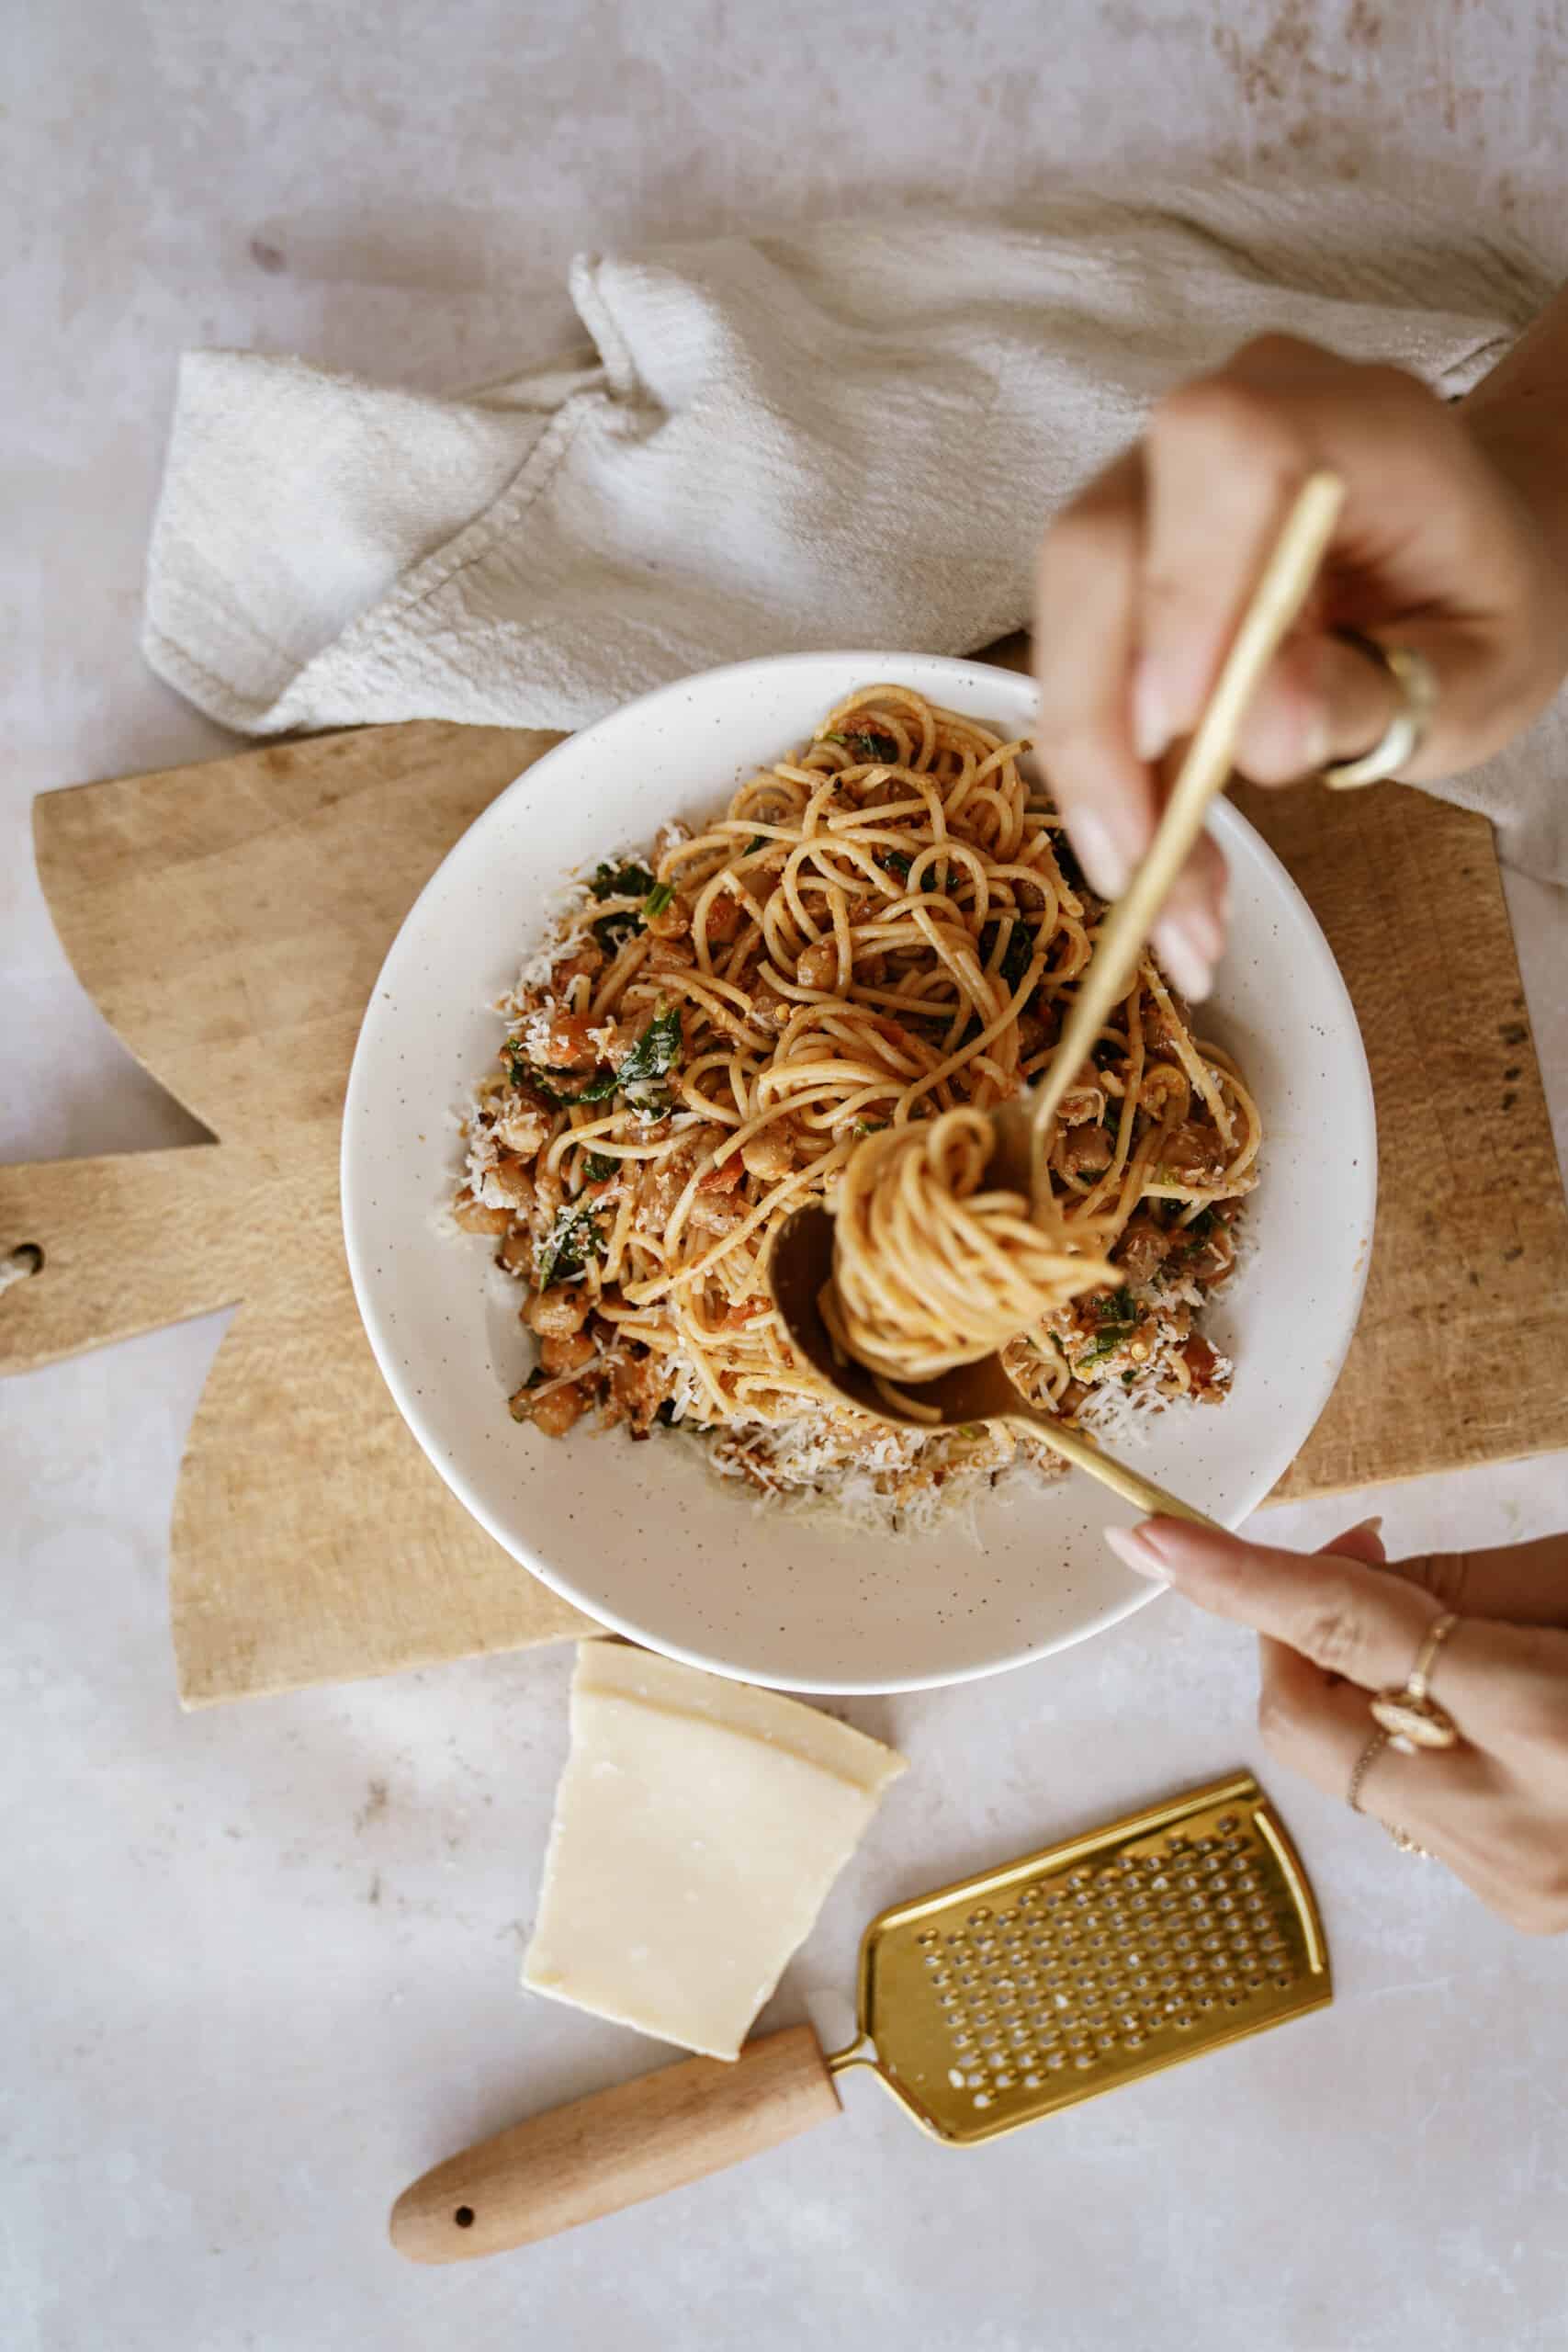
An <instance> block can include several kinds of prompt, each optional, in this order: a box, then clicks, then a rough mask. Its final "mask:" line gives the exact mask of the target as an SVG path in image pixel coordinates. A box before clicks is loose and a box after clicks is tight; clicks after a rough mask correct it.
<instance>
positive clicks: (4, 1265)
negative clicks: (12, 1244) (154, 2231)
mask: <svg viewBox="0 0 1568 2352" xmlns="http://www.w3.org/2000/svg"><path fill="white" fill-rule="evenodd" d="M42 1272H43V1251H42V1250H41V1249H40V1248H39V1244H38V1243H37V1242H36V1241H18V1242H17V1246H16V1248H15V1249H14V1250H11V1251H10V1252H9V1254H8V1255H7V1256H6V1258H4V1259H0V1290H9V1289H10V1287H11V1284H12V1283H25V1282H26V1281H27V1280H28V1276H29V1275H32V1274H41V1273H42Z"/></svg>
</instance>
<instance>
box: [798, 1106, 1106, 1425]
mask: <svg viewBox="0 0 1568 2352" xmlns="http://www.w3.org/2000/svg"><path fill="white" fill-rule="evenodd" d="M990 1152H991V1127H990V1123H989V1121H988V1120H987V1117H986V1114H985V1113H984V1112H983V1111H976V1110H973V1109H970V1108H969V1107H967V1106H965V1107H964V1109H962V1110H957V1111H944V1112H942V1114H940V1116H939V1117H937V1118H935V1119H931V1120H925V1121H922V1122H921V1123H920V1124H919V1125H918V1126H908V1127H894V1128H890V1129H889V1130H888V1132H887V1133H886V1135H879V1136H866V1138H865V1140H864V1141H863V1143H861V1144H860V1145H859V1146H858V1147H857V1148H856V1149H855V1150H854V1151H853V1152H852V1154H851V1156H850V1159H849V1163H848V1165H847V1166H846V1168H845V1170H844V1172H843V1174H842V1176H841V1177H840V1180H839V1190H838V1197H837V1199H836V1201H835V1203H834V1209H835V1216H836V1223H835V1255H834V1267H833V1279H832V1281H831V1283H829V1285H828V1287H827V1289H826V1290H825V1291H824V1292H823V1294H822V1301H821V1305H822V1313H823V1317H824V1319H825V1320H826V1322H827V1324H828V1327H829V1330H830V1332H831V1334H832V1337H833V1340H834V1342H835V1344H836V1345H837V1346H839V1347H840V1348H841V1349H843V1350H844V1351H847V1352H848V1353H849V1354H851V1355H852V1356H855V1357H856V1358H858V1360H859V1361H860V1362H861V1363H863V1364H865V1365H866V1366H868V1368H869V1369H870V1370H871V1371H872V1372H874V1373H878V1374H882V1375H883V1376H884V1377H885V1378H886V1379H888V1380H895V1381H897V1380H931V1379H932V1378H934V1377H935V1375H936V1374H938V1373H939V1372H951V1371H952V1370H953V1367H954V1366H955V1365H957V1364H963V1363H974V1362H975V1361H976V1359H977V1358H978V1357H980V1356H984V1355H990V1354H992V1353H993V1352H995V1351H998V1350H999V1349H1002V1348H1005V1347H1007V1346H1008V1345H1009V1343H1010V1341H1011V1340H1016V1339H1017V1338H1018V1336H1019V1334H1020V1333H1021V1332H1023V1331H1027V1330H1030V1329H1034V1328H1036V1327H1039V1326H1043V1324H1044V1323H1045V1320H1046V1318H1047V1317H1048V1316H1050V1315H1052V1314H1053V1313H1054V1312H1055V1309H1056V1308H1057V1307H1059V1306H1064V1305H1065V1304H1066V1301H1067V1300H1068V1299H1069V1298H1071V1297H1073V1296H1075V1295H1077V1293H1078V1292H1079V1291H1083V1290H1090V1289H1092V1288H1093V1287H1094V1286H1095V1284H1096V1283H1107V1282H1109V1281H1110V1280H1111V1265H1110V1263H1109V1261H1107V1260H1105V1259H1103V1258H1100V1257H1098V1256H1094V1255H1087V1254H1086V1251H1092V1250H1093V1248H1094V1245H1095V1243H1096V1242H1097V1240H1098V1239H1099V1237H1100V1226H1099V1225H1098V1224H1096V1223H1095V1222H1094V1221H1092V1220H1090V1219H1088V1218H1084V1217H1080V1218H1078V1219H1077V1221H1076V1224H1075V1225H1073V1226H1071V1227H1069V1226H1068V1224H1067V1223H1066V1220H1065V1219H1063V1218H1061V1217H1059V1216H1056V1214H1055V1200H1054V1199H1053V1201H1052V1202H1051V1203H1050V1204H1049V1205H1048V1209H1047V1216H1046V1219H1045V1220H1044V1221H1039V1220H1037V1219H1036V1217H1035V1215H1034V1213H1033V1209H1032V1204H1031V1203H1030V1201H1029V1199H1028V1198H1027V1196H1026V1195H1025V1194H1023V1193H1010V1192H1001V1191H992V1192H984V1191H982V1190H981V1186H982V1184H983V1183H984V1181H985V1175H986V1167H987V1160H988V1159H989V1157H990ZM1075 1245H1076V1246H1075Z"/></svg>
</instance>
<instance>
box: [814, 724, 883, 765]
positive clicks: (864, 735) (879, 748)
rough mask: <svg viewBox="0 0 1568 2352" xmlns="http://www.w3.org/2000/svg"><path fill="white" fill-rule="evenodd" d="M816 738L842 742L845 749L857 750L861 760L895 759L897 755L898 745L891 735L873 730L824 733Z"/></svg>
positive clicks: (824, 740)
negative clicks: (845, 733)
mask: <svg viewBox="0 0 1568 2352" xmlns="http://www.w3.org/2000/svg"><path fill="white" fill-rule="evenodd" d="M818 740H819V741H822V742H824V743H842V744H843V745H844V746H845V748H846V749H847V750H849V751H852V752H859V753H860V755H861V758H862V759H863V760H896V759H897V756H898V746H897V743H896V742H895V741H894V740H893V738H892V736H891V735H878V734H877V733H875V732H874V730H862V731H860V732H857V733H853V734H849V735H824V736H822V737H820V738H819V739H818Z"/></svg>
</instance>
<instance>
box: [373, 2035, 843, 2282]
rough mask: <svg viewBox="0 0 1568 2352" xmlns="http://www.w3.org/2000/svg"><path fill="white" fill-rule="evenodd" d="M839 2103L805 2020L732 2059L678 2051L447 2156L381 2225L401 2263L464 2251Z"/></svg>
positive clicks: (790, 2127)
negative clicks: (678, 2059)
mask: <svg viewBox="0 0 1568 2352" xmlns="http://www.w3.org/2000/svg"><path fill="white" fill-rule="evenodd" d="M839 2112H840V2104H839V2094H838V2092H837V2091H836V2090H835V2089H834V2087H833V2079H832V2076H831V2075H829V2071H828V2062H827V2060H826V2059H825V2058H824V2057H823V2054H822V2045H821V2043H820V2042H819V2041H818V2039H817V2036H816V2035H815V2034H814V2033H813V2031H812V2030H811V2028H810V2027H809V2026H808V2025H793V2026H786V2027H785V2029H784V2031H783V2032H782V2033H767V2034H763V2035H762V2036H761V2038H760V2039H759V2040H758V2041H749V2042H748V2043H747V2044H746V2047H745V2048H744V2050H742V2052H740V2055H739V2058H737V2059H735V2060H734V2061H733V2063H731V2062H730V2061H728V2060H726V2059H722V2058H687V2059H685V2060H683V2061H682V2064H680V2065H677V2066H663V2067H660V2069H659V2071H658V2072H657V2073H655V2074H651V2075H640V2076H639V2077H638V2078H637V2081H635V2082H630V2083H617V2084H615V2086H614V2087H613V2088H612V2089H610V2090H604V2091H594V2092H592V2094H591V2096H590V2097H589V2098H579V2099H573V2100H571V2101H570V2104H569V2105H568V2106H566V2107H554V2108H549V2109H547V2110H546V2112H545V2113H544V2114H543V2115H533V2116H530V2117H529V2119H528V2120H527V2121H526V2122H525V2123H515V2124H513V2127H512V2129H511V2130H510V2131H498V2132H497V2133H496V2134H495V2136H494V2137H493V2139H490V2140H481V2141H479V2143H478V2144H477V2145H476V2146H474V2147H472V2148H467V2149H465V2150H464V2152H463V2154H461V2155H457V2156H449V2157H448V2158H447V2160H446V2163H445V2164H441V2165H436V2166H435V2167H434V2170H433V2171H431V2172H427V2173H425V2174H423V2177H421V2178H420V2179H418V2180H416V2181H415V2182H414V2183H413V2185H412V2188H405V2189H404V2191H403V2193H402V2195H401V2196H400V2198H399V2199H398V2201H397V2203H396V2204H395V2205H394V2206H393V2208H392V2217H391V2221H390V2222H389V2231H388V2233H389V2236H390V2238H391V2241H392V2244H393V2245H394V2246H396V2248H397V2250H398V2252H399V2253H400V2254H405V2255H407V2256H408V2257H409V2259H410V2261H411V2262H468V2261H471V2260H472V2259H473V2257H474V2256H477V2255H481V2254H504V2253H505V2252H506V2251H507V2250H508V2249H509V2248H510V2247H512V2246H518V2245H533V2244H534V2243H535V2241H536V2240H537V2239H539V2238H548V2237H554V2236H555V2235H556V2234H557V2233H558V2231H561V2230H570V2229H575V2228H576V2227H577V2226H578V2224H579V2223H580V2222H595V2221H597V2220H598V2219H599V2216H600V2215H601V2214H602V2213H618V2212H619V2211H620V2210H621V2208H622V2207H623V2206H624V2205H636V2204H639V2203H640V2202H641V2201H642V2199H644V2198H648V2197H661V2196H662V2195H663V2193H664V2191H665V2190H666V2189H667V2188H682V2187H683V2185H684V2184H685V2183H686V2182H687V2181H689V2180H701V2179H702V2178H703V2177H705V2175H706V2174H708V2173H710V2172H718V2171H720V2170H721V2169H722V2168H723V2167H724V2166H725V2165H735V2164H739V2163H740V2162H741V2160H742V2159H743V2158H744V2157H746V2156H754V2155H756V2154H759V2153H760V2152H761V2150H762V2149H763V2148H773V2147H776V2146H777V2145H778V2143H780V2141H782V2140H789V2139H793V2138H794V2137H795V2133H796V2132H797V2131H809V2130H810V2128H811V2126H812V2125H813V2124H814V2123H825V2122H827V2121H828V2120H829V2117H831V2116H834V2115H837V2114H838V2113H839Z"/></svg>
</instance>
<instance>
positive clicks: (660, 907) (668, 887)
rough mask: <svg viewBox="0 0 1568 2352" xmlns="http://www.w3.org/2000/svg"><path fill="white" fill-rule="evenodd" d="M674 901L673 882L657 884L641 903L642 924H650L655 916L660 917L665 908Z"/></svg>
mask: <svg viewBox="0 0 1568 2352" xmlns="http://www.w3.org/2000/svg"><path fill="white" fill-rule="evenodd" d="M674 899H675V885H674V884H673V882H660V883H658V884H657V885H656V886H655V888H653V889H651V890H650V891H649V894H648V896H647V898H646V899H644V900H643V902H642V919H643V921H644V922H651V921H652V919H653V917H654V916H655V915H661V914H662V913H663V912H664V910H665V908H666V907H668V906H672V905H673V903H674Z"/></svg>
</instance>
